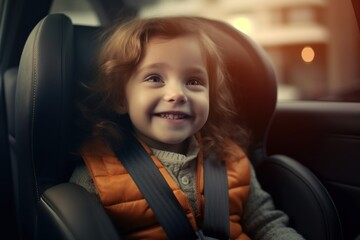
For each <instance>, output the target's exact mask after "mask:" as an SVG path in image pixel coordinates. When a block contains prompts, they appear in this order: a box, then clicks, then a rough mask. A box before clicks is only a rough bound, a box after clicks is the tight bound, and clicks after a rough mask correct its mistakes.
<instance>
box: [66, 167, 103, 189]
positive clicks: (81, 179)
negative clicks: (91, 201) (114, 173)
mask: <svg viewBox="0 0 360 240" xmlns="http://www.w3.org/2000/svg"><path fill="white" fill-rule="evenodd" d="M69 182H71V183H75V184H77V185H80V186H82V187H83V188H85V189H86V190H87V191H88V192H90V193H93V194H95V195H98V194H97V191H96V188H95V184H94V182H93V180H92V178H91V176H90V172H89V170H88V169H87V167H86V166H85V164H82V165H79V166H78V167H76V168H75V170H74V172H73V174H72V175H71V177H70V180H69Z"/></svg>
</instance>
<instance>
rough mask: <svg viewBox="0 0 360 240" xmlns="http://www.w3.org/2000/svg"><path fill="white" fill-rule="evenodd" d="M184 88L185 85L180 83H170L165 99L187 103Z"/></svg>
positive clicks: (166, 89)
mask: <svg viewBox="0 0 360 240" xmlns="http://www.w3.org/2000/svg"><path fill="white" fill-rule="evenodd" d="M184 88H185V86H182V84H180V83H173V84H169V85H168V86H167V88H165V94H164V100H165V101H167V102H171V103H185V102H186V101H187V96H186V93H185V91H186V90H185V89H184Z"/></svg>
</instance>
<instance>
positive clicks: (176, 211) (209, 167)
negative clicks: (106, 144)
mask: <svg viewBox="0 0 360 240" xmlns="http://www.w3.org/2000/svg"><path fill="white" fill-rule="evenodd" d="M113 149H114V152H115V154H116V156H117V157H118V159H119V160H120V161H121V163H122V164H123V166H124V167H125V169H126V170H127V171H128V173H129V174H130V176H131V177H132V179H133V180H134V182H135V184H136V185H137V187H138V188H139V190H140V191H141V193H142V194H143V196H144V198H145V199H146V200H147V202H148V204H149V206H150V208H151V209H152V210H153V212H154V214H155V216H156V219H157V220H158V221H159V223H160V225H161V226H162V227H163V229H164V231H165V232H166V234H167V236H168V238H169V239H171V240H173V239H174V240H176V239H189V240H191V239H197V238H198V236H200V235H201V236H202V234H200V235H196V233H195V231H194V229H193V228H192V226H191V224H190V222H189V220H188V218H187V216H186V214H185V212H184V210H183V208H182V207H181V205H180V203H179V202H178V200H177V199H176V197H175V195H174V193H173V191H172V190H171V188H170V186H169V185H168V183H167V182H166V180H165V178H164V177H163V176H162V174H161V172H160V171H159V169H158V167H157V166H156V165H155V163H154V161H153V160H152V159H151V157H150V156H149V154H148V153H147V152H146V150H145V149H144V148H143V146H142V145H141V144H140V143H139V141H138V140H137V139H136V138H135V137H134V136H132V134H129V136H127V139H126V149H123V150H122V149H118V148H116V147H115V146H113ZM204 178H205V180H204V181H205V183H204V184H205V187H204V197H205V210H204V211H205V213H204V224H203V232H204V235H206V236H212V237H213V236H214V237H216V239H229V232H230V230H229V197H228V187H227V186H228V182H227V173H226V166H225V162H223V161H219V160H217V159H216V158H215V157H214V156H211V157H210V158H208V159H206V160H205V161H204ZM224 186H225V187H224ZM206 239H211V238H208V237H206ZM214 239H215V238H214Z"/></svg>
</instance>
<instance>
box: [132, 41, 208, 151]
mask: <svg viewBox="0 0 360 240" xmlns="http://www.w3.org/2000/svg"><path fill="white" fill-rule="evenodd" d="M126 100H127V111H128V113H129V115H130V119H131V121H132V123H133V125H134V126H135V130H136V133H137V135H138V137H139V138H140V139H142V140H143V141H145V142H146V143H147V144H148V145H149V146H150V147H154V148H158V149H162V150H167V151H175V152H184V151H186V149H187V141H185V140H187V139H188V138H189V137H190V136H192V135H194V134H195V133H196V132H198V131H199V130H200V129H201V128H202V127H203V126H204V124H205V122H206V120H207V118H208V115H209V77H208V73H207V69H206V59H205V57H204V56H203V54H202V53H201V49H200V46H199V43H198V40H197V39H196V38H195V37H194V36H181V37H177V38H174V39H164V38H160V37H153V38H151V39H150V41H149V42H148V44H147V46H146V51H145V55H144V58H143V59H142V61H141V62H140V64H139V65H138V67H137V68H136V70H135V72H134V74H133V75H132V76H131V78H130V80H129V81H128V83H127V85H126Z"/></svg>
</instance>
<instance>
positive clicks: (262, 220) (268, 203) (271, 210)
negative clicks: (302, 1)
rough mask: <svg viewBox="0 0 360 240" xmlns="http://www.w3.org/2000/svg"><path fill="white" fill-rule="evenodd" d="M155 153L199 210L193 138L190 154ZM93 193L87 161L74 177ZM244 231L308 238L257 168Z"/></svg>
mask: <svg viewBox="0 0 360 240" xmlns="http://www.w3.org/2000/svg"><path fill="white" fill-rule="evenodd" d="M152 150H153V153H154V154H155V156H157V157H158V159H159V160H160V161H161V162H162V164H163V165H164V167H165V168H166V169H167V171H168V172H169V174H170V175H171V176H172V178H173V179H174V181H175V182H176V183H177V184H178V185H179V187H180V188H181V189H182V191H183V192H184V193H185V194H186V196H187V197H188V199H189V202H190V204H191V206H192V207H193V209H194V212H195V213H198V209H197V206H198V205H197V198H196V192H195V182H194V181H193V179H195V173H196V160H195V159H196V156H197V153H198V151H199V148H198V146H197V144H196V142H195V141H192V143H191V145H190V148H189V151H188V154H187V155H182V154H178V153H173V152H166V151H161V150H157V149H152ZM70 182H73V183H76V184H78V185H80V186H82V187H84V188H85V189H87V190H88V191H89V192H90V193H93V194H96V195H97V192H96V188H95V185H94V183H93V181H92V178H91V176H90V173H89V171H88V169H87V167H86V166H85V165H81V166H79V167H77V168H76V169H75V171H74V173H73V175H72V177H71V178H70ZM241 225H242V227H243V230H244V232H245V233H246V234H247V235H248V236H249V237H251V238H252V239H254V240H300V239H304V238H303V237H302V236H300V235H299V234H298V233H297V232H296V231H295V230H294V229H292V228H290V227H288V217H287V215H285V213H283V212H282V211H279V210H276V209H275V207H274V204H273V202H272V199H271V196H270V195H269V194H268V193H266V192H265V191H263V190H262V188H261V186H260V184H259V182H258V180H257V178H256V175H255V172H254V170H253V168H252V169H251V181H250V191H249V196H248V200H247V202H246V204H245V209H244V215H243V217H242V220H241Z"/></svg>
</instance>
